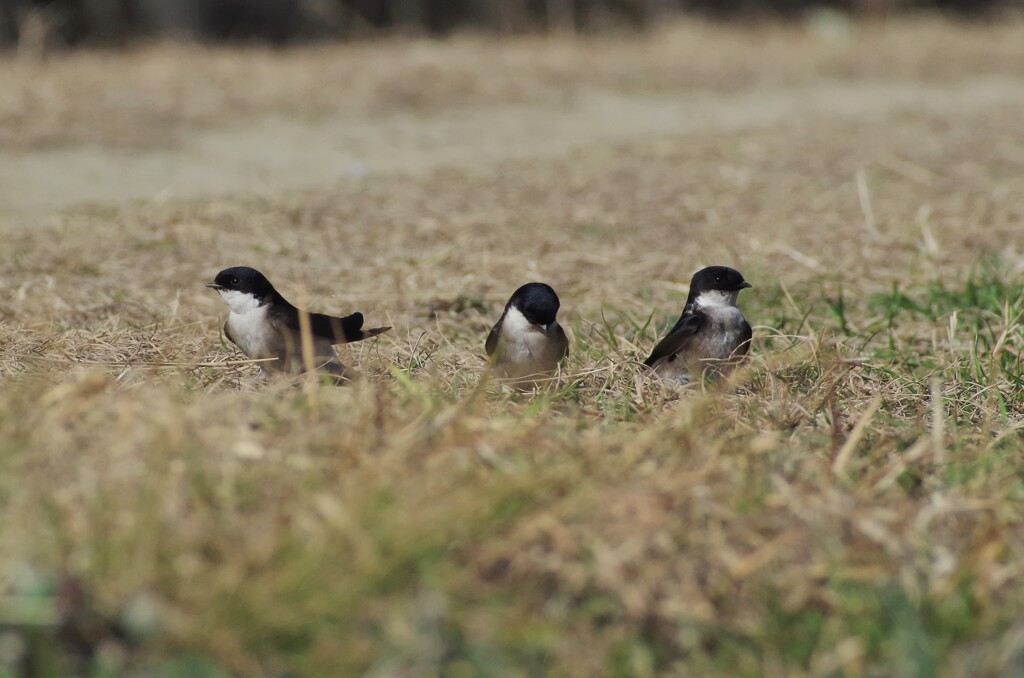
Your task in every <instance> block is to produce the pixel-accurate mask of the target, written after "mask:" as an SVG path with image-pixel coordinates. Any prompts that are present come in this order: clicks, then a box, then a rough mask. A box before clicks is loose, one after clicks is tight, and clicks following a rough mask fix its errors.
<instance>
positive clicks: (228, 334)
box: [224, 323, 236, 344]
mask: <svg viewBox="0 0 1024 678" xmlns="http://www.w3.org/2000/svg"><path fill="white" fill-rule="evenodd" d="M224 336H225V337H227V338H228V341H230V342H231V343H232V344H235V343H236V342H235V340H234V339H233V338H232V336H231V328H230V327H229V326H228V323H224Z"/></svg>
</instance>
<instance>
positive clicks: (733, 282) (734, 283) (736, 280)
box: [690, 266, 751, 296]
mask: <svg viewBox="0 0 1024 678" xmlns="http://www.w3.org/2000/svg"><path fill="white" fill-rule="evenodd" d="M748 287H751V285H750V283H748V282H747V281H746V280H744V279H743V276H742V275H740V272H739V271H737V270H736V269H735V268H729V267H728V266H708V267H707V268H702V269H701V270H699V271H697V272H696V273H694V274H693V278H692V279H691V280H690V296H693V295H694V294H695V293H696V294H700V293H701V292H708V291H712V290H714V291H718V292H739V291H740V290H745V289H747V288H748Z"/></svg>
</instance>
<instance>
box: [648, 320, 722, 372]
mask: <svg viewBox="0 0 1024 678" xmlns="http://www.w3.org/2000/svg"><path fill="white" fill-rule="evenodd" d="M706 322H707V316H705V315H704V314H703V313H700V312H698V313H688V312H685V311H684V312H683V315H681V316H680V317H679V321H678V322H676V324H675V327H673V328H672V329H671V330H669V333H668V334H666V335H665V338H664V339H662V340H661V341H659V342H658V345H657V346H655V347H654V350H653V351H651V355H650V356H649V357H648V358H647V360H645V361H644V365H647V366H648V367H651V366H652V365H654V363H656V362H657V361H659V360H661V359H662V358H667V357H669V356H672V355H675V354H676V353H679V351H680V350H682V349H683V347H684V346H685V345H686V343H687V342H688V341H689V340H690V339H691V338H692V337H693V336H694V335H695V334H697V332H699V331H700V329H701V328H702V327H704V324H705V323H706Z"/></svg>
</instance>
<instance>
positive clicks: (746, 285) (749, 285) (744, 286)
mask: <svg viewBox="0 0 1024 678" xmlns="http://www.w3.org/2000/svg"><path fill="white" fill-rule="evenodd" d="M751 287H753V285H751V284H750V283H748V282H747V281H746V280H744V281H743V284H742V285H740V289H741V290H745V289H749V288H751Z"/></svg>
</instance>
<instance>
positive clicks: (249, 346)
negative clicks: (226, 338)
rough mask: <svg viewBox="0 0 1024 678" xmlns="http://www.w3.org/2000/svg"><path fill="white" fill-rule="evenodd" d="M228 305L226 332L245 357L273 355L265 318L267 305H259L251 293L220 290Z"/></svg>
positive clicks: (270, 332) (268, 325) (267, 323)
mask: <svg viewBox="0 0 1024 678" xmlns="http://www.w3.org/2000/svg"><path fill="white" fill-rule="evenodd" d="M220 296H221V298H223V299H224V302H225V303H226V304H227V305H228V308H229V309H230V310H231V312H230V313H229V314H228V334H230V335H231V340H232V341H233V342H235V344H236V345H237V346H238V348H240V349H241V350H242V353H244V354H245V355H246V356H247V357H249V358H253V359H259V358H273V357H275V355H274V352H273V348H272V347H271V340H272V336H271V335H272V329H271V327H270V323H269V321H268V319H267V309H268V308H269V307H268V306H260V303H259V300H258V299H256V297H254V296H253V295H251V294H245V293H243V292H238V291H236V290H220Z"/></svg>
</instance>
